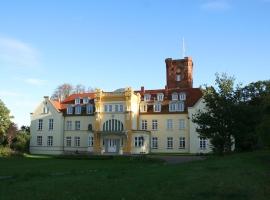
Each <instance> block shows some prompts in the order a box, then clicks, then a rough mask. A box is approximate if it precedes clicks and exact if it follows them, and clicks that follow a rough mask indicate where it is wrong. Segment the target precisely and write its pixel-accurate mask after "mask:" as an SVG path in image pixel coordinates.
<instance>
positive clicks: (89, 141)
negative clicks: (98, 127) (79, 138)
mask: <svg viewBox="0 0 270 200" xmlns="http://www.w3.org/2000/svg"><path fill="white" fill-rule="evenodd" d="M93 146H94V137H93V136H88V147H93Z"/></svg>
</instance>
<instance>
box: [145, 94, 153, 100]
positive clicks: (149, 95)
mask: <svg viewBox="0 0 270 200" xmlns="http://www.w3.org/2000/svg"><path fill="white" fill-rule="evenodd" d="M143 100H144V101H150V100H151V94H145V95H144V97H143Z"/></svg>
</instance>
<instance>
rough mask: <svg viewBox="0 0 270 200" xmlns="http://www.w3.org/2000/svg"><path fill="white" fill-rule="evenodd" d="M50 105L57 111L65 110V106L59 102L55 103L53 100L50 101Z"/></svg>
mask: <svg viewBox="0 0 270 200" xmlns="http://www.w3.org/2000/svg"><path fill="white" fill-rule="evenodd" d="M51 103H52V104H53V106H54V107H55V108H56V109H57V110H58V111H60V110H63V109H65V108H66V105H65V104H61V103H60V102H59V101H55V100H51Z"/></svg>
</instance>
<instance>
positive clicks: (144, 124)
mask: <svg viewBox="0 0 270 200" xmlns="http://www.w3.org/2000/svg"><path fill="white" fill-rule="evenodd" d="M141 128H142V130H147V120H146V119H142V121H141Z"/></svg>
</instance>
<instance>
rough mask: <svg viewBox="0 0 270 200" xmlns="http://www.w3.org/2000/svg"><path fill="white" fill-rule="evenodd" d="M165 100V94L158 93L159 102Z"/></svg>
mask: <svg viewBox="0 0 270 200" xmlns="http://www.w3.org/2000/svg"><path fill="white" fill-rule="evenodd" d="M163 99H164V94H163V93H158V94H157V100H158V101H163Z"/></svg>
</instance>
